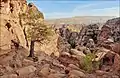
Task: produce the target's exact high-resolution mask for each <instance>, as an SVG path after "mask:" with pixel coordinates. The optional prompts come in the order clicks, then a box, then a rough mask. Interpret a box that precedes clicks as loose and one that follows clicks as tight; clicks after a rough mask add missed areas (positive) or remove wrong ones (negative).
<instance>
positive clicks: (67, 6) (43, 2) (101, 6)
mask: <svg viewBox="0 0 120 78" xmlns="http://www.w3.org/2000/svg"><path fill="white" fill-rule="evenodd" d="M27 2H28V3H30V2H32V3H34V4H35V5H36V6H37V8H38V9H39V10H40V11H41V12H43V13H44V16H45V19H56V18H67V17H74V16H120V14H119V13H120V12H119V9H120V7H119V6H120V2H119V0H70V1H69V0H27Z"/></svg>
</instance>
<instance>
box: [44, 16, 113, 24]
mask: <svg viewBox="0 0 120 78" xmlns="http://www.w3.org/2000/svg"><path fill="white" fill-rule="evenodd" d="M111 18H115V17H114V16H113V17H112V16H76V17H72V18H60V19H48V20H46V22H48V23H49V24H61V23H65V24H82V23H84V24H90V23H98V22H99V23H104V22H106V21H107V20H108V19H111Z"/></svg>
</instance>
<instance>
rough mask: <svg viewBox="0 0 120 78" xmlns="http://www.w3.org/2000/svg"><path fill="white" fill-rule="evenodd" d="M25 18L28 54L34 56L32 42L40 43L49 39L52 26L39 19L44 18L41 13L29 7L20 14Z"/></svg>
mask: <svg viewBox="0 0 120 78" xmlns="http://www.w3.org/2000/svg"><path fill="white" fill-rule="evenodd" d="M22 15H23V16H24V17H25V18H27V20H28V22H27V23H26V25H28V27H27V38H28V40H29V41H30V54H29V57H33V56H34V44H35V42H39V43H40V44H42V42H43V41H44V40H47V41H48V40H49V36H50V35H52V32H53V31H52V28H51V27H50V26H47V25H45V24H44V23H43V22H41V21H40V19H44V17H43V15H42V13H41V12H39V11H33V10H32V9H30V10H29V11H28V13H27V14H22Z"/></svg>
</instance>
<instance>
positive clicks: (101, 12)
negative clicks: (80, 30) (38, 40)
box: [45, 4, 120, 19]
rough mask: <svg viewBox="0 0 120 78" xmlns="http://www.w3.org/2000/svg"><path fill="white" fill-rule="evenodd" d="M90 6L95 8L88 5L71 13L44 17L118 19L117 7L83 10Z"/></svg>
mask: <svg viewBox="0 0 120 78" xmlns="http://www.w3.org/2000/svg"><path fill="white" fill-rule="evenodd" d="M91 6H95V4H89V5H84V6H81V7H78V8H75V9H74V10H73V11H72V12H54V13H46V14H45V17H46V18H47V19H56V18H67V17H74V16H117V17H120V14H119V13H120V10H119V7H111V8H103V9H90V10H87V9H84V8H87V7H91ZM82 9H83V10H82Z"/></svg>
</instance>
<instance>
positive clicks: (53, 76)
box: [48, 73, 66, 78]
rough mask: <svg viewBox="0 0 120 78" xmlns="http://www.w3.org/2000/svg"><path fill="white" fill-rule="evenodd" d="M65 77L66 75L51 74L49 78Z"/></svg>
mask: <svg viewBox="0 0 120 78" xmlns="http://www.w3.org/2000/svg"><path fill="white" fill-rule="evenodd" d="M65 76H66V75H65V74H60V73H55V74H50V75H49V76H48V78H64V77H65Z"/></svg>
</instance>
